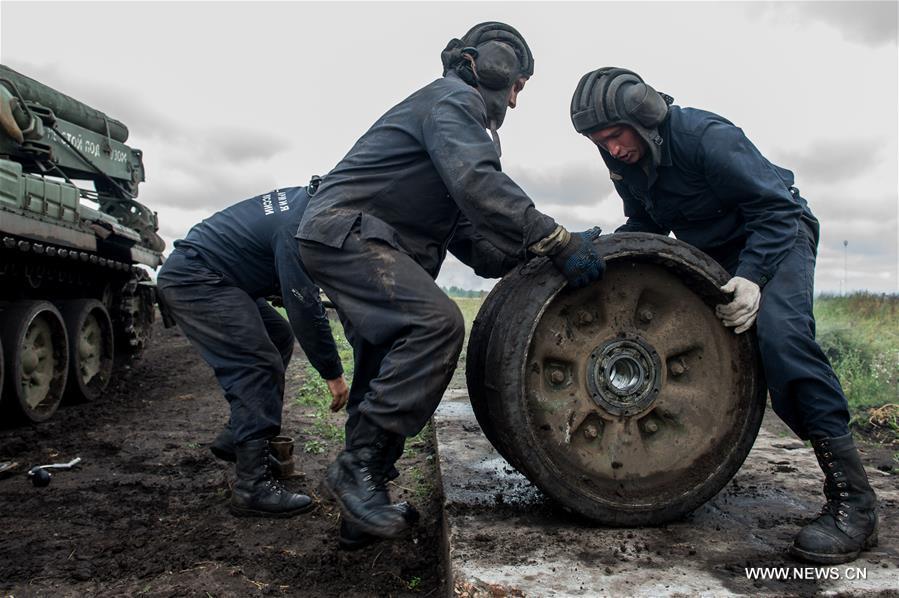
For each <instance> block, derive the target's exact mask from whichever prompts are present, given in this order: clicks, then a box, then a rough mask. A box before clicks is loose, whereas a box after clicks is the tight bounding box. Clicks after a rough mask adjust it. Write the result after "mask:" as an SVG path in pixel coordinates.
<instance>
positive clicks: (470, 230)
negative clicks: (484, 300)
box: [449, 216, 520, 278]
mask: <svg viewBox="0 0 899 598" xmlns="http://www.w3.org/2000/svg"><path fill="white" fill-rule="evenodd" d="M449 251H450V253H452V254H453V255H454V256H456V257H457V258H459V260H460V261H461V262H462V263H463V264H465V265H466V266H469V267H470V268H471V269H472V270H474V273H475V274H477V275H478V276H480V277H482V278H502V277H503V276H505V275H506V274H507V273H508V272H509V271H510V270H511V269H512V268H514V267H515V265H516V264H518V263H519V261H520V260H519V259H518V258H516V257H515V256H511V255H507V254H505V253H503V252H502V251H500V250H499V249H497V248H496V247H494V246H493V245H492V244H491V243H490V242H489V241H488V240H487V239H485V238H484V237H483V236H481V235H480V234H479V233H478V232H477V231H476V230H475V228H474V225H472V224H471V222H470V221H469V220H468V219H467V218H466V217H465V216H462V217H461V219H460V220H459V223H458V224H457V225H456V230H455V232H454V233H453V237H452V239H450V243H449Z"/></svg>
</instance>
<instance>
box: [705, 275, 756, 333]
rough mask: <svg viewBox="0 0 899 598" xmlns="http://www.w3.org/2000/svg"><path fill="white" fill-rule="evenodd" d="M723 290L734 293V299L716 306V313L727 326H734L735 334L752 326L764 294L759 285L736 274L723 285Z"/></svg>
mask: <svg viewBox="0 0 899 598" xmlns="http://www.w3.org/2000/svg"><path fill="white" fill-rule="evenodd" d="M721 290H722V291H724V292H725V293H733V294H734V300H733V301H731V302H730V303H725V304H722V305H719V306H718V307H716V308H715V314H716V315H717V316H718V317H719V318H721V321H722V322H724V325H725V326H728V327H731V328H733V329H734V333H735V334H741V333H743V332H746V331H747V330H749V329H750V328H752V325H753V323H755V318H756V316H757V315H758V313H759V303H760V301H761V296H762V292H761V289H760V288H759V285H757V284H755V283H754V282H752V281H751V280H748V279H746V278H742V277H740V276H734V277H733V278H731V279H730V280H728V281H727V284H726V285H724V286H723V287H721Z"/></svg>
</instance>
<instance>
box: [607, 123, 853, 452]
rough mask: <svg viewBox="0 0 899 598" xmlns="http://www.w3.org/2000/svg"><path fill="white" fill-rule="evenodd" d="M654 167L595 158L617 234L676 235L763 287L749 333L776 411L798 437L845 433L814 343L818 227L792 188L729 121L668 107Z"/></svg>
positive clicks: (784, 173) (840, 406) (845, 417)
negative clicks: (605, 172) (614, 202)
mask: <svg viewBox="0 0 899 598" xmlns="http://www.w3.org/2000/svg"><path fill="white" fill-rule="evenodd" d="M659 134H660V135H661V137H662V139H663V143H662V145H661V148H660V149H661V161H660V164H659V166H658V168H653V167H652V166H650V167H649V169H648V171H644V170H643V168H642V167H641V166H640V165H638V164H635V165H627V164H624V163H623V162H619V161H617V160H615V159H614V158H612V157H611V156H610V155H609V154H608V153H607V152H605V151H602V150H600V154H601V155H602V157H603V160H605V162H606V165H607V166H608V167H609V172H610V174H611V177H612V182H613V183H614V185H615V189H616V190H617V191H618V193H619V195H621V197H622V199H623V200H624V213H625V215H626V216H627V222H626V223H625V224H624V225H623V226H621V227H620V228H619V229H618V232H622V231H629V232H638V231H639V232H650V233H658V234H662V235H667V234H668V233H669V232H674V234H675V236H676V237H677V238H678V239H680V240H681V241H685V242H687V243H689V244H691V245H693V246H695V247H697V248H699V249H701V250H702V251H704V252H706V253H707V254H709V255H710V256H712V257H713V258H715V259H716V260H717V261H718V262H719V263H720V264H721V265H722V266H724V268H725V269H726V270H727V271H728V272H730V274H731V275H732V276H741V277H743V278H746V279H748V280H751V281H753V282H755V283H756V284H758V285H759V286H760V287H761V288H762V294H761V305H760V308H759V313H758V319H757V320H756V326H757V329H756V332H757V336H758V342H759V349H760V350H761V354H762V363H763V367H764V371H765V377H766V379H767V383H768V388H769V391H770V393H771V403H772V406H773V408H774V411H775V412H776V413H777V414H778V415H779V416H780V417H781V419H783V420H784V422H786V423H787V425H789V426H790V428H791V429H792V430H793V431H794V432H795V433H796V434H797V435H798V436H799V437H800V438H802V439H808V438H812V439H817V438H827V437H829V438H836V437H838V436H843V435H844V434H847V433H848V432H849V428H848V424H849V411H848V406H847V402H846V397H845V395H844V394H843V390H842V388H841V387H840V383H839V380H837V377H836V375H835V374H834V371H833V368H832V367H831V366H830V363H829V362H828V360H827V357H826V356H825V355H824V352H823V351H822V350H821V348H820V347H819V346H818V343H817V342H816V341H815V319H814V316H813V314H812V303H813V285H814V275H815V258H816V254H817V248H818V232H819V228H818V221H817V219H816V218H815V217H814V216H813V215H812V213H811V211H810V210H809V208H808V204H807V203H806V201H805V199H803V198H802V197H801V196H800V195H799V190H798V189H796V188H795V187H794V186H793V182H794V180H793V173H792V172H790V171H789V170H786V169H784V168H781V167H779V166H777V165H775V164H772V163H771V162H769V161H768V160H767V159H766V158H765V157H764V156H763V155H762V154H761V153H760V152H759V150H758V149H757V148H756V147H755V146H754V145H753V144H752V142H750V141H749V139H747V138H746V136H745V135H744V134H743V131H742V130H741V129H739V128H737V127H736V126H734V125H733V124H732V123H731V122H730V121H728V120H726V119H724V118H722V117H720V116H718V115H717V114H713V113H711V112H706V111H703V110H697V109H693V108H681V107H679V106H671V107H670V109H669V112H668V116H667V117H666V119H665V121H664V122H663V123H662V124H661V126H660V127H659Z"/></svg>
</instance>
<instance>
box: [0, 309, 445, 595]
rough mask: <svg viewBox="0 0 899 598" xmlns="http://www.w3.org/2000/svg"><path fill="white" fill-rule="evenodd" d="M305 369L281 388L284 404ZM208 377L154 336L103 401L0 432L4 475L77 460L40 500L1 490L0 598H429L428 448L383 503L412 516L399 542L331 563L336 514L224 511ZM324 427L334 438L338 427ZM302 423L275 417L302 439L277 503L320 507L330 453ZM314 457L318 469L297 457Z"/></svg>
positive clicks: (2, 482) (435, 500)
mask: <svg viewBox="0 0 899 598" xmlns="http://www.w3.org/2000/svg"><path fill="white" fill-rule="evenodd" d="M305 364H306V362H305V359H303V358H302V357H301V356H300V357H295V358H294V360H293V361H292V363H291V365H290V368H289V369H288V373H287V397H294V396H295V395H296V392H297V389H298V388H299V387H300V386H301V385H302V384H303V381H304V378H305V376H306V375H307V373H306V365H305ZM226 417H227V415H226V404H225V401H224V400H223V399H222V397H221V393H220V390H219V387H218V385H217V383H216V381H215V378H214V377H213V376H212V372H211V370H210V369H209V368H208V367H207V366H206V365H205V364H204V363H203V362H202V361H201V360H200V358H199V356H198V354H197V353H196V352H195V351H194V350H193V349H192V348H191V347H190V345H189V344H188V342H187V340H186V339H185V338H184V337H183V336H182V335H181V334H180V332H179V331H178V330H177V329H172V330H164V329H162V328H161V327H158V328H157V329H156V330H155V336H154V342H153V343H152V345H151V347H150V348H149V349H148V350H147V351H146V353H145V354H144V356H143V358H142V359H140V360H139V361H138V362H136V363H135V364H134V365H133V367H132V368H131V369H129V370H127V371H125V372H124V373H123V376H122V377H121V378H120V379H119V380H118V381H117V382H115V383H114V385H113V387H112V388H111V391H110V392H108V393H107V395H106V396H105V397H103V398H102V399H100V400H99V401H97V402H95V403H92V404H86V405H70V406H64V407H63V408H62V409H61V410H60V411H59V412H58V413H57V415H56V416H55V417H54V418H53V420H52V421H50V422H48V423H45V424H42V425H39V426H24V427H9V425H8V424H7V425H6V426H5V427H4V428H3V429H0V461H7V460H14V461H18V462H19V463H20V464H21V465H22V466H23V469H26V468H27V467H30V466H31V465H35V464H40V463H48V462H60V461H69V460H70V459H72V458H74V457H81V458H82V459H84V464H83V466H82V467H80V468H79V469H78V470H76V471H71V472H60V473H58V474H56V475H54V477H53V480H52V482H51V484H50V485H49V486H48V487H46V488H35V487H33V486H32V485H31V483H30V482H29V481H28V480H27V479H26V477H25V476H24V475H21V474H20V475H15V476H13V477H7V478H4V479H0V529H2V542H0V595H14V596H38V595H41V596H84V595H103V596H187V595H190V596H250V595H295V596H300V595H301V596H338V595H353V596H356V595H360V596H365V595H370V596H375V595H377V596H384V595H417V596H427V595H440V594H441V593H442V588H443V583H444V581H443V580H442V579H441V572H442V568H441V567H440V554H441V552H440V542H441V522H440V497H439V496H438V495H437V493H436V487H437V485H436V484H435V483H434V482H435V479H436V470H435V468H434V458H433V444H432V440H431V439H430V438H426V439H425V440H423V441H420V442H418V443H416V445H415V446H413V447H411V448H410V449H408V450H407V453H406V455H404V457H403V460H402V461H401V464H400V466H399V469H400V470H401V471H402V472H403V475H402V476H401V477H400V478H399V479H398V480H397V481H396V483H395V485H394V487H393V489H392V493H393V495H394V497H396V498H398V499H407V500H410V501H412V502H413V503H414V504H416V505H417V506H418V507H419V509H420V510H421V512H422V523H420V524H419V525H418V527H417V528H416V529H415V531H414V533H413V534H412V535H410V536H409V537H408V538H404V539H400V540H395V541H389V542H382V543H380V544H378V545H376V546H374V547H371V548H368V549H365V550H362V551H358V552H351V553H348V552H345V551H340V550H338V547H337V529H338V526H339V511H338V510H337V509H336V508H335V506H334V504H333V503H329V502H320V504H319V506H318V508H317V509H316V510H315V511H314V512H312V513H311V514H306V515H300V516H298V517H295V518H293V519H288V520H267V519H238V518H235V517H233V516H231V515H230V513H229V512H228V510H227V501H228V497H229V492H230V490H229V484H230V483H231V481H232V478H233V474H232V467H231V466H229V465H228V464H225V463H222V462H220V461H217V460H216V459H215V458H213V457H212V455H211V453H210V452H209V450H208V448H207V446H208V443H209V442H210V441H211V440H212V439H213V438H214V436H215V434H216V433H217V432H218V430H219V428H220V427H221V425H222V424H223V423H224V422H225V420H226ZM333 417H334V421H335V422H336V423H338V424H340V423H342V420H341V417H340V416H333ZM313 423H314V413H313V410H312V409H310V408H308V407H304V406H302V405H299V404H297V403H296V402H295V401H293V400H287V401H285V412H284V432H285V433H288V434H292V435H293V436H295V437H296V439H297V443H296V445H297V451H296V456H297V462H296V465H297V470H298V471H299V472H302V473H303V474H304V475H302V476H299V477H296V478H293V479H291V480H289V481H288V482H287V484H286V485H287V486H288V488H290V489H292V490H302V491H304V492H306V493H309V494H311V495H313V496H315V497H316V498H319V499H320V498H321V494H322V493H321V490H320V488H319V483H320V480H321V479H322V476H323V473H324V469H325V467H326V466H327V464H328V463H329V462H330V461H331V459H333V457H334V455H336V452H337V450H338V449H339V442H337V441H336V440H334V439H327V438H320V437H316V436H315V432H314V429H313V428H314V426H313V425H311V424H313ZM308 442H311V445H310V446H312V447H314V448H315V450H323V452H321V453H315V452H313V453H307V452H305V451H304V450H303V447H304V445H306V444H307V443H308Z"/></svg>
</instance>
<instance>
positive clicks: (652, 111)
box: [571, 67, 674, 166]
mask: <svg viewBox="0 0 899 598" xmlns="http://www.w3.org/2000/svg"><path fill="white" fill-rule="evenodd" d="M673 101H674V98H672V97H671V96H669V95H666V94H664V93H659V92H658V91H656V90H655V89H653V88H652V87H651V86H649V85H647V84H646V83H645V82H644V81H643V79H642V78H641V77H640V75H638V74H637V73H635V72H633V71H629V70H627V69H622V68H618V67H603V68H601V69H597V70H595V71H591V72H589V73H587V74H586V75H584V76H583V77H581V80H580V82H579V83H578V85H577V89H575V90H574V96H573V97H572V98H571V123H572V124H573V125H574V128H575V130H576V131H577V132H578V133H580V134H582V135H587V134H589V133H592V132H594V131H598V130H600V129H605V128H607V127H611V126H613V125H619V124H625V125H630V126H631V127H633V128H634V130H636V131H637V133H638V134H639V135H640V137H642V138H643V139H644V140H645V141H646V143H647V144H648V145H649V150H650V154H651V155H652V159H653V162H654V164H655V165H656V166H658V164H659V159H660V157H661V152H660V149H659V148H660V146H661V145H662V137H661V135H659V125H661V124H662V121H664V120H665V117H666V116H667V115H668V106H669V105H670V104H671V103H672V102H673ZM601 151H604V150H601Z"/></svg>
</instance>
